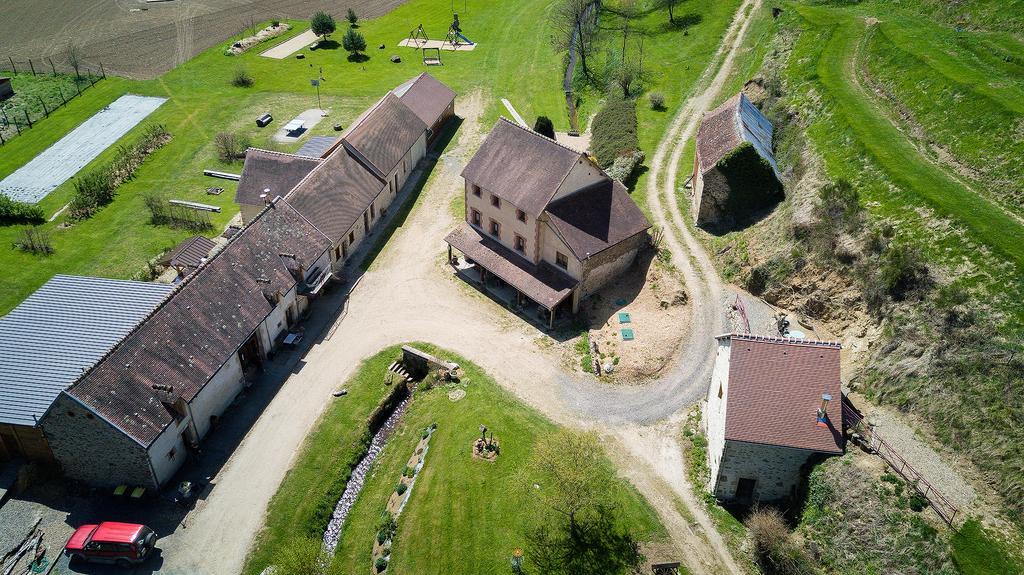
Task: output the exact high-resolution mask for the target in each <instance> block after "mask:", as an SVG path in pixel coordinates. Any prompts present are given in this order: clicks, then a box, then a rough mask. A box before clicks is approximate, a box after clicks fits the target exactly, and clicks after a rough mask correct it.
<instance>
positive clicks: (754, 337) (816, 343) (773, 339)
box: [715, 332, 843, 349]
mask: <svg viewBox="0 0 1024 575" xmlns="http://www.w3.org/2000/svg"><path fill="white" fill-rule="evenodd" d="M726 338H728V339H740V340H744V341H758V342H762V343H783V344H789V345H807V346H812V347H831V348H836V349H842V347H843V344H842V343H840V342H838V341H822V340H817V339H803V338H797V337H784V336H774V335H759V334H753V333H736V332H729V333H723V334H721V335H717V336H715V339H726Z"/></svg>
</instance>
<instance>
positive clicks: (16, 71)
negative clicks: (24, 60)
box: [7, 56, 18, 74]
mask: <svg viewBox="0 0 1024 575" xmlns="http://www.w3.org/2000/svg"><path fill="white" fill-rule="evenodd" d="M7 59H8V60H10V61H11V70H12V71H13V72H14V73H15V74H17V73H18V67H17V66H15V65H14V58H11V57H10V56H8V57H7Z"/></svg>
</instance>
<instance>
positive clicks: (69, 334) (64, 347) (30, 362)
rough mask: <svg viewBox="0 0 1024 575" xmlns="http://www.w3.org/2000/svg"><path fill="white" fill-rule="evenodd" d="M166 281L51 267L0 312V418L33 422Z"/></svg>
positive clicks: (139, 316) (156, 299) (134, 321)
mask: <svg viewBox="0 0 1024 575" xmlns="http://www.w3.org/2000/svg"><path fill="white" fill-rule="evenodd" d="M171 289H172V286H170V285H166V284H156V283H148V282H136V281H124V280H109V279H103V278H91V277H81V276H65V275H57V276H53V278H52V279H50V281H48V282H46V283H45V284H43V286H42V287H40V288H39V289H38V290H36V291H35V292H34V293H33V294H32V295H30V296H28V298H26V299H25V301H23V302H21V304H19V305H18V307H16V308H14V309H13V310H11V312H10V313H8V314H7V315H6V316H4V317H0V423H10V424H14V425H35V422H36V419H37V418H40V417H42V416H43V414H44V413H46V410H47V409H49V407H50V404H52V403H53V400H54V399H55V398H56V397H57V396H58V395H59V394H60V392H61V391H63V390H64V388H66V387H67V386H69V385H71V384H72V383H74V381H75V380H76V379H78V378H79V377H80V376H81V375H82V372H83V371H85V370H86V369H88V368H89V367H91V366H92V365H93V364H94V363H96V362H97V361H99V360H100V359H101V358H102V357H103V356H104V355H105V354H106V353H107V352H109V351H110V349H111V348H112V347H114V346H115V345H117V342H118V341H120V340H121V338H123V337H124V336H125V335H126V334H127V333H128V332H130V331H131V330H132V329H133V328H134V327H135V326H136V325H138V323H139V322H140V321H142V320H143V318H145V317H146V316H148V315H149V314H150V313H151V312H152V311H153V310H154V309H155V308H156V307H157V306H158V305H160V302H161V301H163V299H164V298H166V297H167V294H169V293H170V292H171Z"/></svg>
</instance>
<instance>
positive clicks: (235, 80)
mask: <svg viewBox="0 0 1024 575" xmlns="http://www.w3.org/2000/svg"><path fill="white" fill-rule="evenodd" d="M254 83H255V80H253V79H252V76H250V75H249V71H248V70H246V69H245V68H238V69H236V70H235V75H234V76H233V77H232V78H231V85H232V86H234V87H236V88H249V87H251V86H252V85H253V84H254Z"/></svg>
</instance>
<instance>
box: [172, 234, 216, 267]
mask: <svg viewBox="0 0 1024 575" xmlns="http://www.w3.org/2000/svg"><path fill="white" fill-rule="evenodd" d="M215 247H217V244H216V243H215V242H214V241H213V240H211V239H209V238H205V237H203V236H193V237H191V238H188V239H187V240H184V241H182V242H181V243H180V244H178V245H177V246H176V247H175V248H174V249H173V250H171V251H170V252H168V253H167V255H165V256H164V257H163V261H164V262H165V263H167V264H170V265H171V266H172V267H187V268H197V267H199V264H201V263H203V261H204V260H206V258H207V257H209V255H210V252H212V251H213V249H214V248H215Z"/></svg>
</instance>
